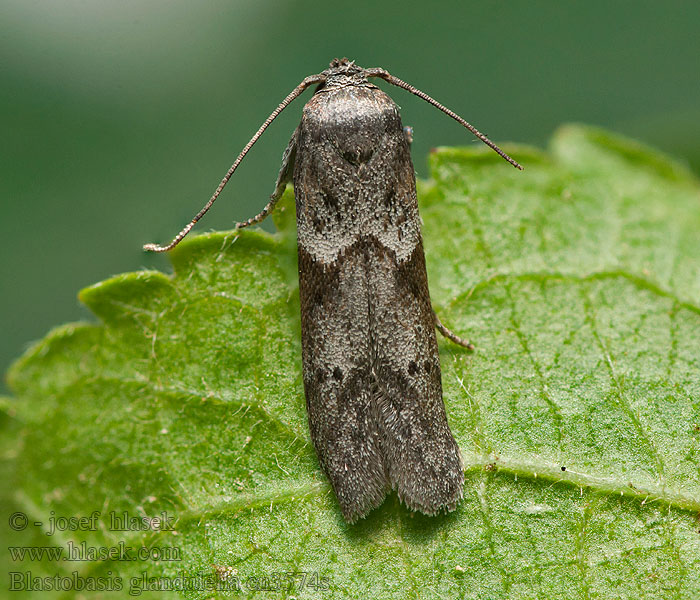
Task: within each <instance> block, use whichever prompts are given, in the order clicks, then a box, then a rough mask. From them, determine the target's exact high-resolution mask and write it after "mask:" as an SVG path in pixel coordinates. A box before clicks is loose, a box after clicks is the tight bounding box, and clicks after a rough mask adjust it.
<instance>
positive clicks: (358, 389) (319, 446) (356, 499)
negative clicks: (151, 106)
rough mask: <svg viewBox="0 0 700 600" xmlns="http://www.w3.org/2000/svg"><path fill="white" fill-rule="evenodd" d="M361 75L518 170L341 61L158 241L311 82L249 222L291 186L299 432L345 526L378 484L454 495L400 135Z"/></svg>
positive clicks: (416, 499) (377, 496)
mask: <svg viewBox="0 0 700 600" xmlns="http://www.w3.org/2000/svg"><path fill="white" fill-rule="evenodd" d="M371 78H381V79H383V80H385V81H387V82H389V83H391V84H393V85H396V86H398V87H402V88H404V89H406V90H408V91H409V92H411V93H413V94H415V95H417V96H419V97H421V98H423V99H424V100H426V101H427V102H429V103H431V104H433V105H434V106H436V107H437V108H439V109H440V110H442V111H443V112H445V113H446V114H448V115H449V116H451V117H452V118H454V119H455V120H457V121H458V122H460V123H461V124H462V125H463V126H465V127H466V128H467V129H469V130H470V131H471V132H472V133H474V135H476V136H477V137H478V138H479V139H481V140H482V141H483V142H484V143H486V144H487V145H489V146H490V147H491V148H493V149H494V150H495V151H496V152H498V154H500V155H501V156H502V157H503V158H504V159H505V160H507V161H508V162H510V163H511V164H513V165H514V166H515V167H517V168H520V169H521V168H522V167H521V166H520V165H519V164H518V163H517V162H515V161H514V160H513V159H512V158H510V157H509V156H508V155H506V154H505V153H504V152H503V151H502V150H500V149H499V148H498V147H497V146H495V145H494V144H493V143H492V142H491V141H490V140H488V138H486V136H484V135H483V134H481V133H480V132H478V131H477V130H476V129H475V128H474V127H472V126H471V125H470V124H469V123H467V122H466V121H464V120H463V119H462V118H461V117H459V116H458V115H456V114H455V113H453V112H452V111H450V110H449V109H447V108H445V107H444V106H442V105H441V104H439V103H438V102H436V101H435V100H433V99H432V98H431V97H430V96H428V95H427V94H425V93H423V92H421V91H420V90H418V89H416V88H414V87H413V86H411V85H409V84H407V83H405V82H403V81H401V80H400V79H398V78H396V77H394V76H393V75H390V74H389V73H388V72H387V71H385V70H384V69H381V68H372V69H363V68H361V67H359V66H357V65H355V63H354V62H352V61H349V60H347V59H341V60H338V59H335V60H333V61H332V62H331V64H330V67H329V68H328V69H326V70H325V71H323V72H322V73H319V74H318V75H312V76H310V77H307V78H306V79H304V80H303V81H302V82H301V83H300V84H299V85H298V86H297V87H296V88H295V89H294V90H293V91H292V92H291V93H290V94H289V95H288V96H287V97H286V98H285V99H284V100H283V101H282V103H281V104H280V105H279V106H278V107H277V108H276V109H275V111H273V113H272V114H271V115H270V116H269V117H268V119H267V120H266V121H265V122H264V123H263V125H262V126H261V127H260V129H259V130H258V131H257V133H256V134H255V135H254V136H253V138H252V139H251V140H250V141H249V142H248V144H247V145H246V146H245V148H244V149H243V150H242V151H241V153H240V154H239V156H238V158H237V159H236V161H235V162H234V163H233V165H232V166H231V168H230V169H229V171H228V172H227V174H226V176H225V177H224V179H223V180H222V181H221V183H220V184H219V186H218V187H217V189H216V191H215V193H214V195H213V196H212V198H211V199H210V200H209V202H208V203H207V204H206V205H205V206H204V207H203V208H202V210H201V211H200V212H199V213H198V214H197V215H196V216H195V217H194V218H193V219H192V221H191V222H190V223H188V225H187V226H186V227H185V228H184V229H183V230H182V231H181V232H180V233H179V234H178V235H177V236H176V237H175V238H174V239H173V241H172V242H171V243H170V244H168V245H166V246H159V245H156V244H147V245H145V246H144V248H145V249H147V250H152V251H156V252H163V251H167V250H170V249H171V248H173V247H174V246H176V245H177V244H178V243H179V242H180V241H181V240H182V239H183V238H184V237H185V235H187V233H188V232H189V231H190V229H192V227H193V226H194V225H195V223H196V222H197V221H198V220H199V219H200V218H201V217H202V216H203V215H204V214H205V213H206V212H207V211H208V210H209V208H210V207H211V205H212V204H213V203H214V201H215V200H216V198H217V197H218V195H219V194H220V192H221V190H222V189H223V188H224V186H225V185H226V183H227V182H228V180H229V179H230V178H231V175H233V172H234V171H235V170H236V168H237V167H238V165H239V164H240V162H241V161H242V160H243V157H244V156H245V155H246V154H247V152H248V151H249V150H250V148H251V147H252V146H253V144H254V143H255V142H256V141H257V139H258V138H259V137H260V136H261V135H262V133H263V132H264V131H265V129H266V128H267V127H268V126H269V124H270V123H271V122H272V121H273V120H274V119H275V118H276V117H277V115H278V114H279V113H280V112H282V110H284V108H285V107H286V106H287V105H288V104H289V103H290V102H292V100H294V99H295V98H296V97H297V96H299V95H300V94H301V93H302V92H303V91H304V90H305V89H306V88H308V87H309V86H312V85H316V86H317V87H316V90H315V92H314V94H313V96H312V97H311V99H310V100H309V101H308V102H307V104H306V105H305V106H304V109H303V112H302V118H301V123H300V124H299V126H298V127H297V129H296V130H295V131H294V133H293V135H292V138H291V140H290V142H289V145H288V146H287V149H286V150H285V152H284V156H283V161H282V167H281V169H280V171H279V175H278V178H277V184H276V186H275V192H274V193H273V194H272V197H271V199H270V202H269V203H268V204H267V206H265V208H264V209H263V210H262V211H261V212H260V213H259V214H258V215H256V216H254V217H252V218H251V219H248V220H247V221H245V222H242V223H238V224H237V225H236V227H237V228H243V227H248V226H250V225H253V224H255V223H259V222H261V221H262V220H263V219H264V218H265V217H266V216H267V215H268V214H269V213H270V211H271V210H272V209H273V208H274V206H275V204H276V203H277V201H278V200H279V198H280V197H281V196H282V194H283V192H284V189H285V187H286V185H287V183H289V182H293V184H294V193H295V197H296V219H297V250H298V264H299V295H300V303H301V332H302V333H301V341H302V362H303V380H304V391H305V395H306V406H307V411H308V419H309V429H310V431H311V439H312V441H313V444H314V447H315V449H316V453H317V456H318V459H319V462H320V464H321V467H322V468H323V470H324V471H325V473H326V474H327V476H328V479H329V480H330V482H331V485H332V487H333V490H334V491H335V494H336V497H337V499H338V503H339V505H340V509H341V512H342V514H343V517H344V518H345V520H346V521H348V522H350V523H352V522H355V521H356V520H357V519H359V518H362V517H365V516H366V515H367V514H368V513H369V512H370V511H371V510H372V509H374V508H376V507H377V506H379V505H380V504H381V503H382V502H383V501H384V498H385V497H386V495H387V493H388V492H390V491H391V490H396V492H397V493H398V496H399V498H400V499H401V500H402V501H403V502H404V503H405V504H406V506H408V507H409V508H410V509H412V510H416V511H420V512H422V513H425V514H428V515H434V514H437V513H439V512H442V511H451V510H454V509H455V507H456V506H457V504H458V502H459V501H460V499H461V497H462V493H463V487H464V474H463V470H462V465H461V460H460V453H459V447H458V445H457V443H456V441H455V439H454V437H453V435H452V432H451V430H450V427H449V425H448V422H447V415H446V412H445V405H444V402H443V399H442V382H441V372H440V360H439V354H438V346H437V339H436V334H435V330H436V329H438V330H439V331H440V332H441V333H443V334H444V335H446V336H447V337H448V338H449V339H451V340H452V341H454V342H456V343H458V344H461V345H463V346H466V347H468V348H472V346H471V344H469V342H467V341H466V340H463V339H461V338H459V337H458V336H456V335H455V334H453V333H452V332H451V331H449V330H448V329H447V328H446V327H444V325H442V323H441V322H440V320H439V319H438V317H437V315H436V314H435V312H434V311H433V308H432V305H431V301H430V294H429V291H428V279H427V274H426V268H425V256H424V252H423V240H422V237H421V228H420V218H419V215H418V203H417V198H416V182H415V173H414V169H413V163H412V162H411V154H410V141H411V130H410V128H404V127H403V124H402V122H401V117H400V115H399V109H398V106H397V105H396V104H395V103H394V101H393V100H392V99H391V98H390V97H389V96H388V95H387V94H386V93H384V92H383V91H382V90H380V89H379V88H378V87H377V86H376V85H374V84H373V83H371V82H370V79H371Z"/></svg>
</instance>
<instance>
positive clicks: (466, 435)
mask: <svg viewBox="0 0 700 600" xmlns="http://www.w3.org/2000/svg"><path fill="white" fill-rule="evenodd" d="M509 150H510V151H511V153H512V154H513V155H514V156H515V157H516V158H517V159H518V160H519V161H520V162H521V163H523V164H524V165H525V167H526V170H525V171H524V172H522V173H520V172H518V171H516V170H515V169H513V168H512V167H510V166H508V165H507V164H505V163H503V162H502V161H500V159H499V158H498V157H497V156H495V155H494V154H493V153H490V152H489V151H487V150H486V149H481V148H478V149H470V150H464V149H447V148H445V149H440V150H438V151H436V152H434V153H433V154H432V156H431V173H432V179H431V181H428V182H419V192H420V198H421V200H420V201H421V214H422V217H423V220H424V228H423V230H424V237H425V248H426V253H427V261H428V274H429V278H430V283H431V293H432V297H433V301H434V303H435V305H436V306H437V310H438V313H439V314H440V316H441V318H442V320H443V321H444V322H445V323H446V324H448V326H450V327H451V328H453V329H454V330H455V331H456V332H458V333H459V334H460V335H465V336H468V337H470V338H471V339H472V340H473V341H474V342H475V343H476V351H475V352H473V353H469V352H466V351H464V350H462V349H460V348H459V347H456V346H454V345H452V344H450V343H449V342H447V341H445V340H441V342H440V352H441V361H442V367H443V383H444V397H445V404H446V406H447V412H448V417H449V420H450V423H451V426H452V429H453V431H454V433H455V436H456V438H457V440H458V442H459V444H460V447H461V449H462V453H463V456H464V461H465V471H466V485H465V497H464V500H463V502H462V503H461V504H460V506H459V508H458V510H456V511H455V512H454V513H451V514H449V515H444V516H438V517H433V518H430V517H425V516H422V515H419V514H413V513H410V512H409V511H408V510H406V509H405V508H404V507H402V506H401V505H400V504H399V502H398V500H397V499H396V497H395V495H392V496H390V497H389V498H388V499H387V501H386V502H385V503H384V505H383V506H382V507H381V508H380V509H378V510H376V511H374V512H373V513H372V514H371V515H370V516H369V517H368V518H367V519H365V520H363V521H361V522H360V523H358V524H356V525H352V526H349V525H347V524H345V523H344V522H343V520H342V518H341V516H340V513H339V510H338V506H337V504H336V500H335V498H334V496H333V494H332V492H331V490H330V488H329V485H328V483H327V481H326V479H325V478H324V476H323V474H322V473H321V471H320V468H319V466H318V463H317V460H316V457H315V454H314V451H313V448H312V446H311V443H310V440H309V434H308V426H307V422H306V414H305V401H304V394H303V386H302V380H301V369H300V363H301V350H300V342H299V335H300V334H299V300H298V290H297V283H296V272H295V269H296V263H295V261H296V252H295V240H294V229H293V219H292V218H291V215H293V212H292V211H293V209H292V208H291V206H292V204H291V192H290V191H288V193H287V196H286V197H285V200H284V203H285V207H286V209H287V210H286V211H285V212H283V213H281V215H280V213H278V214H277V215H276V217H277V221H278V224H279V225H280V227H281V233H279V234H276V235H269V234H266V233H263V232H259V231H245V232H243V233H242V234H241V235H240V236H236V235H234V234H233V233H216V234H210V235H202V236H199V237H195V238H193V239H191V240H188V241H186V242H184V243H183V244H182V245H181V246H179V247H178V248H177V249H176V251H174V252H172V253H171V258H172V261H173V265H174V269H175V274H174V276H172V277H169V276H166V275H163V274H161V273H157V272H140V273H130V274H126V275H122V276H118V277H115V278H113V279H111V280H109V281H106V282H103V283H100V284H97V285H95V286H93V287H90V288H88V289H86V290H83V292H82V293H81V295H80V298H81V300H82V301H83V302H84V303H86V304H87V305H88V306H89V307H90V308H91V310H92V311H93V312H94V313H95V314H96V315H97V316H98V317H99V318H100V320H101V323H100V324H97V325H95V324H87V323H85V324H73V325H66V326H63V327H60V328H57V329H56V330H54V331H52V332H51V333H50V334H49V335H48V336H47V337H46V338H45V339H44V340H43V341H41V342H40V343H38V344H37V345H35V346H34V347H33V348H32V349H31V350H30V351H29V352H28V353H27V354H26V355H25V356H24V357H23V358H21V359H20V360H19V361H18V362H17V363H16V364H15V366H14V367H13V368H12V370H11V373H10V377H9V380H10V383H11V386H12V388H13V390H14V393H15V395H16V397H15V399H13V400H11V401H8V402H6V403H5V405H4V410H5V418H4V421H3V422H2V424H3V427H4V431H5V433H6V434H7V436H8V437H7V439H8V440H11V442H7V443H5V442H3V445H2V449H3V451H4V453H3V456H4V457H5V459H6V460H5V462H6V466H5V468H4V471H3V473H5V472H7V473H8V475H7V477H8V478H9V479H11V481H12V485H13V486H14V489H15V490H16V493H15V495H14V496H13V498H12V502H13V504H12V506H14V507H19V508H18V510H22V511H24V512H25V513H27V515H28V517H29V520H30V521H32V522H33V521H41V522H43V523H49V522H50V521H49V519H50V517H51V516H52V514H53V515H54V516H57V517H58V516H62V517H72V516H89V515H90V514H91V512H92V511H95V510H98V511H101V516H100V521H101V522H102V523H103V525H102V526H101V527H99V528H98V529H97V530H96V531H75V532H70V531H66V532H58V533H56V535H54V536H52V537H47V536H45V535H43V533H41V531H39V532H38V533H37V532H35V533H34V534H31V535H30V533H27V532H25V534H23V535H26V537H18V538H16V539H20V540H25V541H23V542H17V543H30V542H28V541H26V540H29V539H31V540H33V542H32V543H34V544H36V543H39V542H37V541H36V540H37V539H43V540H44V541H43V544H45V545H46V544H54V545H59V546H64V547H65V545H66V544H67V543H68V541H69V540H74V541H76V542H80V541H86V542H87V544H88V545H92V546H100V545H103V546H112V545H116V544H118V543H119V542H120V541H123V542H125V544H126V545H127V546H133V547H138V546H141V545H144V546H146V547H150V548H167V547H173V548H176V549H179V551H180V553H181V555H180V560H177V561H172V560H164V559H162V558H161V559H160V560H142V561H131V562H126V561H115V560H111V561H87V562H51V561H47V560H45V561H43V562H36V561H34V562H32V561H24V562H11V561H10V564H9V566H10V569H8V570H15V571H19V570H28V569H31V570H32V571H33V572H35V574H37V575H43V574H53V573H63V574H70V573H72V572H73V571H77V572H78V574H79V575H80V576H82V577H86V578H87V577H109V576H110V575H108V574H109V573H111V577H117V576H118V577H121V578H122V580H123V582H124V589H125V590H127V589H128V587H129V585H130V581H129V579H130V577H132V576H136V577H139V576H140V575H141V574H142V573H144V572H145V573H146V574H147V576H148V577H159V576H160V577H165V578H173V577H177V576H190V577H191V576H196V575H198V574H199V575H200V576H205V577H209V578H212V579H211V581H214V580H216V581H221V579H222V577H224V575H223V573H224V570H223V568H224V567H231V568H233V569H235V571H230V572H229V574H230V577H229V579H228V580H227V581H228V582H229V583H231V582H234V583H235V582H236V581H238V582H240V586H241V588H240V590H239V591H237V592H236V593H233V592H231V593H229V594H228V595H234V596H246V595H250V596H251V597H252V596H254V597H280V596H282V597H284V596H285V595H288V596H296V597H324V598H336V597H344V598H345V597H360V596H361V595H366V596H367V597H369V598H375V597H376V598H394V597H396V598H413V597H415V598H428V597H435V598H455V597H466V598H543V597H562V598H563V597H575V598H593V597H625V598H661V597H677V598H693V597H698V595H700V531H699V530H700V523H699V522H698V517H697V515H698V512H700V377H699V374H700V305H698V298H700V234H699V232H700V194H699V192H700V186H698V182H697V181H696V180H695V179H694V178H693V177H692V176H691V175H690V174H689V173H688V172H687V171H686V170H684V169H683V168H682V167H680V166H678V165H677V164H675V163H674V162H672V161H671V160H669V159H668V158H666V157H663V156H661V155H659V154H658V153H657V152H655V151H652V150H649V149H647V148H644V147H642V146H639V145H637V144H636V143H634V142H631V141H628V140H624V139H621V138H619V137H617V136H614V135H611V134H609V133H606V132H604V131H599V130H595V129H590V128H585V127H580V126H567V127H564V128H562V129H561V130H560V131H559V132H558V133H557V134H556V136H555V137H554V140H553V142H552V145H551V150H550V152H549V153H548V154H545V153H542V152H540V151H537V150H534V149H530V148H523V147H512V148H510V149H509ZM7 465H10V467H7ZM52 511H53V513H52ZM111 511H114V512H115V513H117V514H121V513H123V512H124V511H126V512H127V513H128V514H129V515H130V516H137V517H138V516H149V517H153V516H155V515H158V514H159V513H161V512H162V511H166V512H167V514H168V515H169V516H172V517H173V518H174V519H175V520H176V525H175V529H174V531H158V530H151V531H146V532H142V531H127V532H123V531H111V530H109V527H108V526H109V519H108V517H107V516H108V514H109V513H110V512H111ZM30 529H31V528H30ZM28 531H29V530H28ZM18 535H19V534H18ZM291 572H294V573H297V575H296V579H295V586H296V587H295V588H294V589H291V588H290V589H287V588H286V587H285V586H286V584H287V583H288V581H289V580H288V579H285V577H286V575H285V574H286V573H291ZM300 573H306V574H307V576H306V578H305V579H304V580H303V585H304V587H303V589H299V587H300V586H301V585H302V579H301V575H299V574H300ZM141 581H143V580H141ZM171 581H172V580H171ZM265 585H267V586H268V587H267V588H265ZM280 585H282V587H283V590H282V591H279V590H280V588H279V587H275V586H280ZM261 586H262V589H268V590H269V589H273V590H277V591H262V592H261V591H255V589H256V587H258V588H260V587H261ZM39 595H41V594H37V596H39ZM124 595H126V593H124ZM184 595H185V596H186V597H188V598H210V597H216V596H217V594H215V593H213V592H212V591H211V590H204V589H200V590H190V591H187V592H186V593H185V594H184ZM221 595H222V596H227V594H225V593H224V594H221ZM30 596H31V595H30ZM65 596H66V597H73V595H72V592H67V593H66V594H65ZM106 596H107V597H111V596H110V595H109V594H107V595H106ZM18 597H19V596H18ZM144 597H148V596H147V595H144ZM152 597H154V598H156V597H157V598H163V597H164V595H163V594H162V593H158V592H155V593H154V594H153V595H152Z"/></svg>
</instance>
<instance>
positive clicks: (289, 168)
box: [235, 131, 297, 229]
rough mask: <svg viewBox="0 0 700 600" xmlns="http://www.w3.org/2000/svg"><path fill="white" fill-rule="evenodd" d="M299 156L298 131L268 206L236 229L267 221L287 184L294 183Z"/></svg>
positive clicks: (284, 157) (292, 140) (287, 149)
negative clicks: (295, 167)
mask: <svg viewBox="0 0 700 600" xmlns="http://www.w3.org/2000/svg"><path fill="white" fill-rule="evenodd" d="M296 155H297V131H294V133H293V134H292V139H291V140H289V144H287V148H286V149H285V151H284V154H283V155H282V166H281V167H280V172H279V175H278V176H277V184H276V185H275V191H274V192H273V193H272V195H271V196H270V201H269V202H268V203H267V206H265V208H263V209H262V210H261V211H260V212H259V213H258V214H257V215H255V216H254V217H251V218H250V219H248V220H247V221H242V222H240V223H236V225H235V229H243V228H244V227H250V226H251V225H256V224H257V223H260V222H261V221H264V220H265V217H267V215H269V214H270V213H271V212H272V209H273V208H275V205H276V204H277V202H278V201H279V199H280V198H281V197H282V194H284V189H285V188H286V187H287V184H288V183H290V182H291V181H292V176H293V175H294V161H295V159H296Z"/></svg>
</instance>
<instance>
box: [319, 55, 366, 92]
mask: <svg viewBox="0 0 700 600" xmlns="http://www.w3.org/2000/svg"><path fill="white" fill-rule="evenodd" d="M322 75H324V76H325V78H326V81H325V82H324V84H323V86H322V87H326V88H327V87H342V86H346V85H357V84H361V83H365V82H366V81H367V73H366V71H365V70H364V69H363V68H362V67H358V66H357V65H356V64H355V61H354V60H348V59H347V58H334V59H333V60H332V61H331V64H330V67H329V68H328V69H326V70H325V71H324V72H323V73H322Z"/></svg>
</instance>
